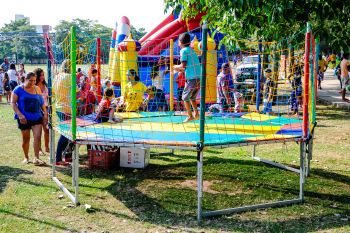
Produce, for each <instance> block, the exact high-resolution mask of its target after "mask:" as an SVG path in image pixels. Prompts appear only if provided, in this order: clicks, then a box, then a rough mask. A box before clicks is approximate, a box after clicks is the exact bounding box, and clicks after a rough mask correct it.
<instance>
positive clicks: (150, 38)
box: [138, 14, 203, 55]
mask: <svg viewBox="0 0 350 233" xmlns="http://www.w3.org/2000/svg"><path fill="white" fill-rule="evenodd" d="M202 16H203V14H199V15H197V16H196V17H195V18H193V19H189V20H182V19H181V17H179V18H177V19H175V17H174V15H173V14H170V15H169V16H168V17H167V18H165V19H164V20H163V21H162V22H161V23H160V24H159V25H158V26H157V27H155V28H154V29H153V30H152V31H150V32H149V33H147V34H146V35H145V36H143V37H142V38H141V39H140V42H141V49H140V51H139V52H138V54H139V55H159V54H160V52H161V51H162V50H163V49H166V48H167V46H168V45H169V43H168V42H169V40H170V39H175V38H177V37H178V36H179V35H180V34H181V33H184V32H187V31H192V30H193V29H196V28H198V27H199V26H200V20H201V18H202Z"/></svg>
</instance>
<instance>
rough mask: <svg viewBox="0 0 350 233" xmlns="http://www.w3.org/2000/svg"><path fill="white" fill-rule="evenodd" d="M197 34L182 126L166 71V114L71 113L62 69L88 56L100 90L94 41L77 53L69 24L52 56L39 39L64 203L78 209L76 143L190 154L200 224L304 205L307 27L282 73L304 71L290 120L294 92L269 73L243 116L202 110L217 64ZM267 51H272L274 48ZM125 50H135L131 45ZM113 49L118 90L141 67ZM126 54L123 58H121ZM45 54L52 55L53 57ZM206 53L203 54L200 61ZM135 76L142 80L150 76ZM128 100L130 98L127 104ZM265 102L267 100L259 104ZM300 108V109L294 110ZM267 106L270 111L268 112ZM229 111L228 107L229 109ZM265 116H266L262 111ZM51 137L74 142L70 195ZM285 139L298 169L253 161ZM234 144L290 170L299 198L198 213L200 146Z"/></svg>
mask: <svg viewBox="0 0 350 233" xmlns="http://www.w3.org/2000/svg"><path fill="white" fill-rule="evenodd" d="M202 29H203V31H202V41H203V45H202V55H201V64H200V65H201V74H200V95H199V96H198V99H200V105H199V112H200V118H199V120H193V121H190V122H187V123H183V121H184V120H185V118H186V115H185V113H183V112H176V111H173V110H174V103H175V102H174V93H175V90H176V88H175V87H174V86H173V84H174V83H175V79H174V74H173V73H172V72H170V76H169V80H167V82H168V83H170V86H169V88H170V93H169V100H168V104H169V110H170V111H168V112H142V111H141V112H112V113H113V114H114V113H115V114H117V115H120V116H121V117H122V118H123V122H122V123H109V122H105V123H97V122H95V121H94V119H95V118H96V115H94V114H90V115H84V116H78V114H77V109H78V108H77V102H79V101H77V100H79V98H78V97H77V96H78V95H77V92H79V91H78V90H77V89H78V88H77V87H78V85H76V84H78V83H79V82H77V77H76V74H75V72H70V71H71V70H73V71H75V70H76V65H77V64H80V65H81V66H82V67H85V68H86V69H87V67H88V64H89V63H88V61H90V60H91V59H92V58H93V60H95V59H96V65H97V67H96V68H97V73H98V77H97V80H98V81H97V88H96V90H98V92H101V91H100V90H101V88H100V87H101V86H100V85H101V76H102V75H101V68H102V65H101V56H100V55H101V44H100V43H101V41H100V38H96V39H97V40H96V46H92V45H93V44H94V43H93V42H92V41H93V40H91V41H90V42H89V43H87V42H85V43H84V44H83V45H84V46H85V47H88V48H89V49H88V50H87V51H85V50H84V51H83V50H82V51H80V50H77V49H76V48H77V44H76V43H77V42H76V38H75V28H74V27H72V28H71V32H70V35H69V36H70V37H67V38H66V39H65V41H64V43H61V44H59V45H57V46H58V48H60V49H58V50H57V51H56V53H53V51H52V49H51V42H50V40H47V51H48V52H49V60H48V76H49V79H48V86H49V91H50V93H49V111H50V113H51V114H50V116H49V122H50V124H49V126H50V135H51V137H50V142H51V144H50V148H51V151H50V161H51V162H52V164H53V166H52V169H53V172H52V179H53V180H54V181H55V183H56V184H57V185H58V186H59V187H60V188H61V189H62V190H63V191H64V193H65V194H66V195H67V196H68V197H69V198H70V199H71V200H72V202H73V203H74V204H76V205H78V204H79V149H78V148H79V145H100V146H104V145H106V146H115V147H121V146H128V147H138V148H145V147H146V148H156V147H158V148H164V149H172V150H173V149H184V150H192V151H196V154H197V156H196V161H197V174H196V176H197V220H198V222H200V221H201V220H202V218H203V217H208V216H214V215H223V214H231V213H237V212H242V211H249V210H255V209H261V208H269V207H278V206H284V205H291V204H296V203H302V202H303V201H304V184H305V180H306V176H308V174H309V172H310V160H311V159H312V148H313V135H314V128H315V126H316V113H315V108H316V92H315V87H316V85H317V81H315V77H316V74H317V69H316V64H317V63H318V61H317V57H318V52H317V51H315V47H316V46H315V41H314V39H313V38H312V39H311V36H312V33H311V27H310V25H308V27H307V31H306V37H307V38H306V40H305V50H300V51H301V52H300V53H299V54H298V59H295V58H296V56H294V55H293V59H291V61H293V62H291V66H290V67H289V68H290V75H295V74H298V73H297V72H295V70H296V68H298V67H299V68H300V66H304V68H303V70H304V73H303V81H302V82H303V83H302V89H303V96H302V97H301V98H302V101H299V99H296V98H294V100H293V99H291V100H290V102H291V103H292V102H293V101H294V102H295V103H297V106H296V110H297V111H296V112H294V113H293V114H296V116H294V117H292V116H291V115H292V114H290V109H289V106H288V103H287V102H288V101H289V100H288V101H286V95H287V94H292V93H294V92H295V88H296V87H295V86H293V85H291V84H290V83H289V82H288V80H287V78H286V77H287V76H284V77H283V78H282V77H279V74H278V71H277V70H276V71H274V72H275V73H274V78H275V79H276V80H275V81H276V85H275V84H273V83H274V82H269V83H270V84H269V85H271V86H270V88H271V89H270V90H271V91H269V92H268V96H269V97H268V98H267V97H266V95H265V96H264V98H265V99H264V101H263V99H262V98H260V93H259V92H260V88H256V98H255V107H252V108H250V107H247V108H245V106H244V105H243V104H242V106H241V107H242V108H240V109H239V111H243V110H244V111H246V110H247V109H248V110H247V111H246V112H236V113H233V112H224V113H212V112H208V111H209V109H210V108H208V104H213V103H214V102H215V103H216V88H217V85H216V81H217V79H216V76H217V71H218V70H217V67H218V66H217V65H218V64H217V63H215V62H214V63H213V61H215V59H217V57H216V56H215V54H216V53H215V52H214V53H209V50H208V49H207V45H206V41H207V36H208V28H207V25H203V28H202ZM127 41H128V44H133V43H134V45H136V42H134V41H133V40H132V39H127ZM204 42H205V43H204ZM311 42H312V43H311ZM261 43H262V42H256V43H255V45H256V47H257V46H258V45H259V44H261ZM275 43H276V42H271V43H270V42H266V45H269V46H271V45H274V44H275ZM303 44H304V42H302V45H303ZM86 45H89V46H86ZM173 46H174V42H173V40H170V42H169V48H173ZM214 47H215V46H214ZM214 47H213V48H214ZM249 47H251V46H248V47H247V48H249ZM273 47H274V48H275V46H273ZM132 48H137V46H134V47H132ZM276 48H277V47H276ZM93 49H96V54H97V56H96V58H95V57H94V53H95V52H94V51H90V50H93ZM77 51H78V54H77ZM256 51H257V50H256ZM256 51H252V54H253V55H256ZM112 52H113V51H112ZM119 52H120V57H119V58H118V59H119V60H118V62H119V63H120V64H119V65H118V66H113V67H109V73H113V72H115V73H118V74H119V75H121V76H122V79H121V82H120V83H121V89H122V90H123V85H126V77H125V76H126V71H127V70H128V69H130V67H131V68H132V67H135V69H136V70H137V67H138V63H140V62H141V63H142V62H147V59H141V60H140V61H138V60H137V59H135V58H134V57H133V58H132V59H131V58H128V57H127V55H135V56H136V55H137V53H136V51H132V52H130V51H128V50H125V51H124V50H122V51H119ZM129 52H130V54H128V53H129ZM165 52H166V53H165V54H164V55H166V56H167V57H168V58H169V61H170V66H169V70H174V69H173V67H174V49H169V50H166V51H165ZM281 52H282V51H275V50H268V51H266V52H265V55H268V56H273V57H274V56H275V54H279V53H281ZM51 53H52V54H51ZM53 54H54V55H55V56H54V57H53ZM112 55H113V53H112ZM207 55H208V57H209V58H208V59H207ZM262 55H263V52H262V51H260V53H259V54H258V57H259V64H258V68H257V70H258V77H261V76H262V74H261V71H262V57H261V56H262ZM311 55H312V56H311ZM110 56H111V54H110ZM118 56H119V55H118ZM62 58H64V59H65V60H64V61H62V60H63V59H62ZM314 58H316V59H314ZM301 59H304V62H303V63H300V62H299V61H300V60H301ZM144 60H145V61H144ZM55 61H56V62H57V64H60V63H61V67H57V66H56V67H54V68H56V72H55V73H56V74H55V76H53V75H52V74H51V73H52V72H51V64H54V62H55ZM68 61H69V62H68ZM131 62H133V66H130V63H131ZM285 62H286V61H285ZM121 64H123V65H121ZM92 65H95V63H94V62H91V63H90V66H92ZM112 65H113V63H112ZM265 65H270V66H271V67H272V66H273V67H275V68H278V66H279V64H278V63H277V59H275V60H274V63H273V64H265ZM58 68H60V69H61V70H60V71H58ZM285 69H286V66H285ZM300 70H301V68H300ZM112 71H113V72H112ZM141 71H142V69H140V70H139V72H141ZM209 71H210V72H209ZM285 71H286V70H285ZM86 73H88V70H87V71H86ZM286 73H287V71H286ZM143 75H144V76H148V75H150V74H143ZM299 75H300V77H299V78H300V79H301V73H300V74H299ZM259 80H260V79H259V78H258V79H257V82H256V84H255V85H256V86H257V87H259V86H261V85H260V81H259ZM146 81H147V80H146ZM148 81H149V80H148ZM278 81H281V83H278ZM130 82H131V84H132V85H134V84H133V82H136V81H135V80H134V81H130ZM72 84H74V85H72ZM265 84H266V83H265ZM266 85H267V84H266ZM80 88H81V87H80ZM124 88H125V86H124ZM299 88H301V87H299ZM51 90H53V92H51ZM82 90H83V89H82ZM82 90H80V91H82ZM237 90H239V91H242V93H241V95H236V94H235V93H234V94H235V96H241V97H235V98H241V101H243V102H244V101H246V100H248V99H251V98H250V96H245V95H246V93H248V92H245V91H244V90H240V88H238V87H237ZM210 91H211V92H210ZM139 92H141V91H139ZM206 92H208V93H206ZM237 92H238V91H237ZM133 94H134V96H137V94H139V93H133ZM144 94H145V93H144V91H142V93H141V96H142V97H145V96H144ZM238 94H240V93H238ZM95 95H96V97H97V100H98V101H99V102H100V101H101V93H96V94H95ZM148 97H149V96H147V98H148ZM206 97H210V98H206ZM298 97H300V96H298ZM135 98H136V97H135ZM135 98H134V99H133V100H134V101H135ZM266 98H267V99H269V100H267V99H266ZM213 99H214V100H213ZM55 101H56V102H55ZM269 101H270V102H269ZM95 102H96V101H95ZM139 102H140V101H139ZM234 102H235V106H234V107H235V109H236V106H240V105H241V103H236V100H235V101H234ZM238 102H239V101H238ZM294 102H293V103H294ZM100 103H101V102H100ZM251 103H254V101H251ZM231 104H232V102H231ZM250 105H252V104H250ZM267 106H270V107H268V108H269V109H271V110H269V111H261V110H262V109H261V108H260V107H264V108H267ZM300 107H302V111H301V108H300ZM259 108H260V109H259ZM273 108H274V109H275V110H277V111H272V110H273ZM138 109H142V106H139V108H138ZM144 109H145V108H144ZM176 109H177V108H176ZM229 109H232V106H231V108H229ZM299 109H300V110H299ZM264 110H265V109H264ZM219 111H221V110H219ZM270 111H271V112H273V113H274V114H270V113H271V112H270ZM298 111H300V112H298ZM260 112H267V113H269V114H261V113H260ZM56 113H57V114H56ZM58 113H63V114H62V115H64V117H60V116H59V114H58ZM54 132H58V133H59V134H61V135H63V136H64V137H66V138H68V139H69V140H71V141H72V142H73V143H74V144H75V145H76V146H75V147H74V148H75V149H74V152H73V156H72V157H73V158H72V188H73V190H74V193H73V192H71V191H70V190H68V189H67V188H66V187H65V186H64V185H63V184H62V183H61V182H60V180H59V179H58V178H57V176H56V167H55V161H56V160H55V148H54V147H55V146H54V142H55V140H54V135H55V133H54ZM285 142H297V143H298V144H299V146H300V151H299V161H300V166H299V167H298V168H295V167H290V166H287V165H284V164H279V163H277V162H274V161H269V160H266V159H263V158H260V157H258V156H256V146H259V145H261V144H269V143H285ZM235 146H252V147H253V150H252V158H253V159H255V160H258V161H261V162H264V163H267V164H270V165H273V166H277V167H279V168H282V169H286V170H289V171H292V172H295V173H298V174H299V195H298V196H297V197H296V198H295V199H290V200H280V201H275V202H271V203H264V204H254V205H250V206H242V207H234V208H228V209H222V210H214V211H207V212H204V211H203V208H202V202H203V154H204V153H205V152H206V150H207V149H208V148H211V147H217V148H225V147H235Z"/></svg>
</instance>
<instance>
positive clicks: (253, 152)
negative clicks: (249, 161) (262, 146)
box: [252, 145, 256, 158]
mask: <svg viewBox="0 0 350 233" xmlns="http://www.w3.org/2000/svg"><path fill="white" fill-rule="evenodd" d="M255 155H256V145H253V150H252V158H254V157H255Z"/></svg>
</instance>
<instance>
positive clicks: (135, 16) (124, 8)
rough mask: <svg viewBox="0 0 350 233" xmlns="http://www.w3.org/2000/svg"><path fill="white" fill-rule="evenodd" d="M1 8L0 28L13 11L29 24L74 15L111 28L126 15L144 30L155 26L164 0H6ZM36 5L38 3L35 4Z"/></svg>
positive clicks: (12, 17) (54, 21)
mask: <svg viewBox="0 0 350 233" xmlns="http://www.w3.org/2000/svg"><path fill="white" fill-rule="evenodd" d="M8 3H9V5H8V7H6V8H5V9H3V10H2V11H1V17H0V28H1V27H3V26H4V25H5V23H10V22H11V20H15V14H22V15H24V16H25V17H29V18H30V24H31V25H47V24H48V25H50V26H52V28H54V27H55V26H56V25H57V24H59V22H60V20H66V21H71V20H72V19H75V18H80V19H91V20H97V21H98V23H100V24H102V25H104V26H107V27H110V28H114V25H115V22H119V21H120V18H121V17H122V16H127V17H128V18H129V20H130V23H131V25H133V26H134V27H135V28H141V27H143V28H145V29H146V31H147V32H149V31H151V30H152V29H153V28H154V27H156V26H157V25H158V24H159V23H160V22H161V21H162V20H163V19H165V17H166V15H167V14H164V0H94V1H91V0H54V1H52V0H10V1H8ZM39 6H40V7H39Z"/></svg>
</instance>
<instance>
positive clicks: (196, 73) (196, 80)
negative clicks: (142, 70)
mask: <svg viewBox="0 0 350 233" xmlns="http://www.w3.org/2000/svg"><path fill="white" fill-rule="evenodd" d="M190 43H191V37H190V34H188V33H183V34H181V35H180V36H179V46H180V48H181V50H180V61H181V64H180V65H176V66H174V71H175V72H180V71H184V72H185V78H186V84H185V88H184V90H183V93H182V100H183V101H184V104H185V108H186V111H187V118H186V119H185V120H184V123H186V122H189V121H192V120H195V119H198V118H199V113H198V109H197V103H196V98H197V94H198V91H199V87H200V75H201V70H200V64H199V59H198V56H197V54H196V53H195V51H194V50H193V49H191V48H190ZM191 105H192V108H193V111H194V114H192V111H191Z"/></svg>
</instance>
